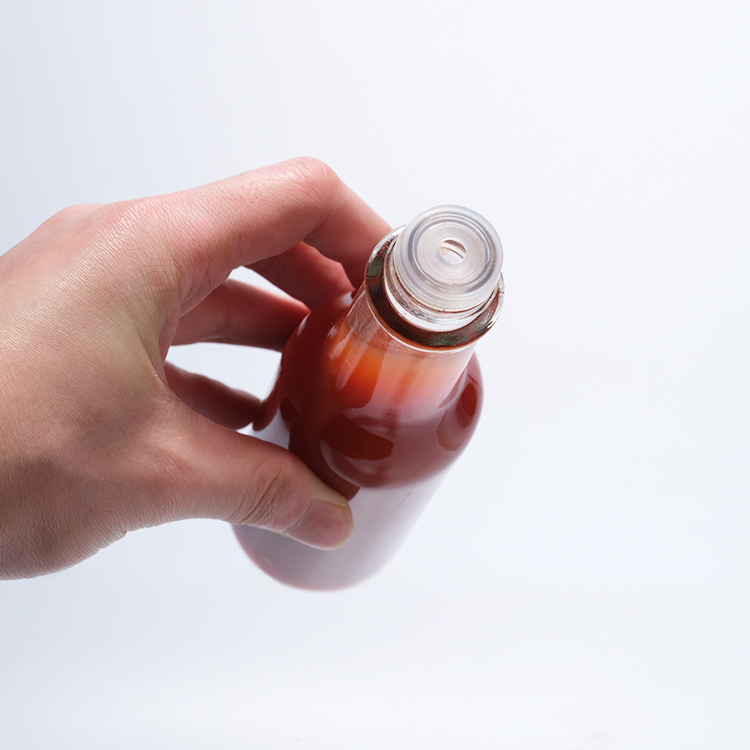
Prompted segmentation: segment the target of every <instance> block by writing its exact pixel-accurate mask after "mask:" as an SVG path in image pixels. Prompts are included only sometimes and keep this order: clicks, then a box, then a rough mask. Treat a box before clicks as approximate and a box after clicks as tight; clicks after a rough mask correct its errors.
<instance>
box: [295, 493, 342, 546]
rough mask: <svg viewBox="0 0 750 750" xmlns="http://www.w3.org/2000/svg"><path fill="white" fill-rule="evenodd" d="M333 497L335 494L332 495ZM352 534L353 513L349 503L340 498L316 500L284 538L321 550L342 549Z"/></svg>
mask: <svg viewBox="0 0 750 750" xmlns="http://www.w3.org/2000/svg"><path fill="white" fill-rule="evenodd" d="M331 494H332V495H333V493H331ZM351 533H352V512H351V509H350V508H349V503H347V502H346V500H344V499H343V498H341V499H340V500H339V499H338V496H336V499H335V500H334V499H333V498H332V499H331V500H328V499H326V500H316V501H315V502H313V504H312V505H311V506H310V509H309V510H308V512H307V514H306V515H304V516H303V517H302V518H301V519H300V520H299V522H298V523H297V524H296V526H294V527H292V528H291V529H289V530H287V531H286V532H285V533H284V536H288V537H289V538H290V539H295V540H296V541H298V542H302V543H303V544H307V545H308V546H310V547H318V548H320V549H334V548H335V547H340V546H341V545H342V544H343V543H344V542H345V541H346V540H347V539H348V538H349V537H350V535H351Z"/></svg>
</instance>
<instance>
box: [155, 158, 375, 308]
mask: <svg viewBox="0 0 750 750" xmlns="http://www.w3.org/2000/svg"><path fill="white" fill-rule="evenodd" d="M154 200H157V201H161V203H162V205H163V207H164V208H165V209H167V210H165V211H164V212H163V215H162V221H161V222H160V224H161V225H162V228H163V224H164V222H165V221H166V222H167V223H168V224H169V227H168V231H166V232H165V231H160V232H158V234H157V237H158V240H160V242H159V245H160V246H161V248H162V249H163V250H166V251H167V252H168V253H169V254H170V255H171V256H172V258H173V259H174V260H175V261H176V264H177V267H178V269H179V271H180V273H181V275H182V277H183V278H182V281H183V287H182V288H183V300H182V302H183V304H185V303H188V306H189V303H190V301H192V303H193V304H197V302H198V301H200V300H201V299H203V298H204V297H205V296H206V295H207V294H209V293H210V292H211V291H212V290H213V289H214V288H216V287H217V286H218V285H219V284H220V283H221V282H222V281H224V279H226V277H227V276H228V275H229V273H230V272H231V271H232V270H233V269H234V268H237V267H239V266H242V265H251V264H253V263H256V262H258V261H261V260H265V259H267V258H271V257H274V256H276V255H280V254H281V253H283V252H285V251H286V250H288V249H290V248H292V247H294V246H295V245H297V244H298V243H299V242H303V241H304V242H305V243H307V244H308V245H311V246H314V247H315V248H316V249H317V250H318V252H320V253H322V254H323V255H325V256H326V257H328V258H330V259H332V260H335V261H337V262H339V263H341V265H342V266H343V268H344V270H345V271H346V273H347V276H348V277H349V279H350V281H351V282H352V285H353V286H354V287H355V288H356V287H357V286H359V284H360V283H361V281H362V277H363V274H364V268H365V264H366V262H367V259H368V257H369V255H370V253H371V252H372V249H373V247H374V246H375V245H376V244H377V242H378V241H379V240H380V239H381V238H382V237H383V236H384V235H385V234H387V232H388V231H389V227H388V225H387V223H386V222H385V221H384V220H383V219H381V218H380V217H379V216H378V215H377V214H376V213H375V212H374V211H373V210H372V209H371V208H370V207H369V206H368V205H367V204H366V203H365V202H364V201H363V200H362V199H361V198H359V197H358V196H357V195H356V194H355V193H354V192H352V191H351V190H350V189H349V188H348V187H347V186H346V185H345V184H344V183H343V182H342V181H341V180H340V179H339V178H338V176H337V175H336V174H335V172H333V170H331V169H330V167H328V166H326V165H325V164H323V163H322V162H320V161H318V160H316V159H310V158H301V159H292V160H290V161H286V162H282V163H280V164H275V165H273V166H270V167H264V168H262V169H257V170H254V171H252V172H246V173H244V174H241V175H238V176H236V177H232V178H229V179H227V180H222V181H220V182H215V183H212V184H209V185H206V186H204V187H200V188H195V189H192V190H186V191H184V192H181V193H174V194H172V195H168V196H161V197H160V198H158V199H154ZM151 239H152V240H153V239H154V237H153V236H152V237H151Z"/></svg>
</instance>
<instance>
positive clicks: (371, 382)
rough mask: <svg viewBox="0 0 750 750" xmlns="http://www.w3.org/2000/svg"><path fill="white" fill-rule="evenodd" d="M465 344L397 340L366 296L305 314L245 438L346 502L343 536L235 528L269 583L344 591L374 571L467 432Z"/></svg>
mask: <svg viewBox="0 0 750 750" xmlns="http://www.w3.org/2000/svg"><path fill="white" fill-rule="evenodd" d="M471 349H472V347H471V346H469V347H463V348H460V349H454V350H435V349H427V348H424V347H416V346H414V345H412V344H410V343H409V342H406V341H404V340H403V339H400V338H399V337H397V336H396V335H395V334H393V333H392V332H391V331H390V330H389V329H387V328H385V327H384V325H383V324H382V323H381V322H380V321H379V319H378V318H377V315H376V313H375V312H374V311H373V309H372V307H371V304H370V301H369V297H368V296H367V293H366V292H360V293H359V295H358V296H357V298H356V299H355V301H354V303H353V304H352V305H351V308H350V305H349V300H348V299H340V300H337V301H335V302H333V303H330V304H329V305H326V306H324V307H323V308H320V309H319V310H316V311H315V312H314V313H313V314H311V315H310V316H309V317H308V318H307V319H306V320H305V322H304V323H303V324H302V325H301V326H300V328H299V329H298V331H297V332H296V333H295V334H294V335H293V336H292V338H291V339H290V341H289V343H288V345H287V347H286V349H285V350H284V354H283V356H282V360H281V368H280V372H279V377H278V380H277V382H276V385H275V386H274V389H273V391H272V392H271V395H270V396H269V398H268V399H267V401H266V402H265V404H264V406H263V409H262V411H261V414H260V415H259V418H258V419H257V420H256V423H255V427H256V434H257V435H258V436H259V437H262V438H264V439H267V440H270V441H271V442H274V443H277V444H279V445H282V446H284V447H286V448H289V449H290V450H291V451H292V452H293V453H295V454H296V455H297V456H299V457H300V458H301V459H302V460H303V461H304V462H305V463H306V464H307V465H308V466H309V467H310V468H311V469H312V470H313V471H314V472H315V473H316V474H317V475H318V476H319V477H320V478H321V479H322V480H323V481H324V482H326V483H327V484H329V485H330V486H331V487H333V488H334V489H336V490H337V491H338V492H340V493H341V494H343V495H344V496H345V497H347V498H348V499H349V500H350V503H351V507H352V513H353V515H354V526H355V531H354V534H353V535H352V538H351V539H350V540H349V541H348V542H347V543H346V544H345V545H344V546H343V547H341V548H340V549H338V550H332V551H322V550H316V549H313V548H310V547H307V546H305V545H302V544H300V543H298V542H295V541H292V540H290V539H286V538H284V537H281V536H279V535H276V534H273V533H270V532H267V531H263V530H260V529H254V528H250V527H236V532H237V536H238V537H239V539H240V542H241V543H242V545H243V547H244V548H245V550H246V551H247V553H248V554H249V555H250V557H251V558H252V559H253V560H254V561H255V562H256V563H257V564H258V565H259V566H260V567H261V568H263V569H264V570H265V571H266V572H268V573H270V574H271V575H272V576H274V577H275V578H278V579H279V580H281V581H284V582H285V583H289V584H291V585H295V586H301V587H303V588H313V589H331V588H341V587H344V586H349V585H352V584H354V583H358V582H359V581H361V580H363V579H364V578H366V577H368V576H369V575H372V574H373V573H374V572H376V571H377V570H378V569H380V568H381V567H382V566H383V564H385V562H386V561H387V560H388V559H389V558H390V557H391V555H392V554H393V553H394V552H395V550H396V549H397V547H398V546H399V544H400V542H401V540H402V539H403V537H404V536H405V535H406V533H407V531H408V530H409V528H410V527H411V525H412V523H413V522H414V521H415V520H416V517H417V516H418V514H419V512H420V511H421V509H422V508H423V507H424V505H425V503H426V501H427V500H428V499H429V497H430V495H431V494H432V493H433V492H434V489H435V487H436V485H437V483H438V482H439V480H440V478H441V477H442V474H443V472H444V471H445V469H447V467H448V466H449V465H450V464H451V463H452V462H453V461H454V460H455V459H456V458H457V456H458V455H459V453H460V452H461V450H462V449H463V448H464V447H465V445H466V444H467V442H468V441H469V439H470V437H471V435H472V433H473V431H474V428H475V426H476V421H477V419H478V416H479V411H480V408H481V401H482V386H481V377H480V373H479V366H478V363H477V361H476V358H475V357H473V356H472V354H471Z"/></svg>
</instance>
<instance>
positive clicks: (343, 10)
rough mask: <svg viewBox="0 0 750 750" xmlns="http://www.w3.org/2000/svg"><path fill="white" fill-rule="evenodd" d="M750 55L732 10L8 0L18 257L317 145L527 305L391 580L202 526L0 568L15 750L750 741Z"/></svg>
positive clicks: (190, 355) (2, 176)
mask: <svg viewBox="0 0 750 750" xmlns="http://www.w3.org/2000/svg"><path fill="white" fill-rule="evenodd" d="M749 39H750V5H748V4H747V3H746V2H741V1H738V2H735V3H731V2H720V1H719V2H717V1H714V2H690V1H689V0H682V2H660V1H658V0H656V1H655V0H650V1H649V2H642V1H638V0H635V1H634V0H631V1H630V2H607V3H602V2H589V3H582V2H568V3H554V2H547V3H544V2H535V1H533V0H532V1H530V2H514V3H490V2H476V1H474V0H464V1H463V2H460V3H446V2H441V1H436V0H432V1H431V2H413V1H412V2H410V1H409V0H401V1H400V2H396V0H381V2H378V3H377V4H376V3H372V4H366V3H352V2H343V0H341V1H340V2H325V1H324V0H323V1H319V2H302V1H299V2H284V1H279V0H274V2H270V1H268V0H267V1H266V2H257V1H256V2H253V1H252V0H249V1H247V2H216V1H214V2H212V3H210V4H209V3H197V2H187V1H186V0H183V1H182V2H159V1H158V0H157V1H156V2H154V0H150V1H149V2H146V0H128V2H101V0H99V1H97V2H94V1H93V0H92V1H91V2H84V1H83V0H68V1H67V2H52V1H51V0H43V1H42V0H38V1H34V0H23V1H21V0H2V3H1V4H0V135H1V136H2V137H1V138H0V200H1V202H2V215H1V216H2V221H1V222H0V248H2V249H7V248H9V247H11V246H12V245H14V244H15V243H16V242H18V241H20V240H21V239H23V238H24V237H25V236H26V235H27V234H29V233H30V232H31V231H32V230H33V229H35V228H36V227H37V226H38V225H39V224H40V223H41V222H42V221H43V220H44V219H46V218H47V217H48V216H50V215H51V214H53V213H54V212H56V211H57V210H59V209H61V208H63V207H65V206H66V205H70V204H74V203H85V202H105V201H111V200H118V199H123V198H132V197H138V196H143V195H151V194H157V193H162V192H169V191H173V190H177V189H182V188H187V187H191V186H194V185H199V184H202V183H205V182H208V181H211V180H214V179H219V178H221V177H225V176H229V175H231V174H235V173H237V172H241V171H244V170H246V169H250V168H253V167H258V166H262V165H265V164H269V163H272V162H275V161H279V160H282V159H285V158H288V157H291V156H297V155H302V154H308V155H313V156H317V157H319V158H321V159H323V160H325V161H327V162H328V163H329V164H330V165H331V166H332V167H334V169H336V171H337V172H338V173H339V174H340V175H341V177H342V178H343V179H344V180H345V181H347V182H348V183H349V184H350V185H351V187H352V188H354V189H355V190H356V191H357V192H358V193H360V195H362V196H363V197H364V198H365V200H367V201H368V202H369V203H370V204H371V205H373V206H374V207H375V209H376V210H377V211H379V212H380V213H381V214H382V215H383V216H384V217H385V218H386V219H387V220H388V221H390V222H391V223H392V224H394V225H397V224H402V223H405V222H406V221H408V220H409V219H410V218H411V217H412V216H413V215H414V214H415V213H417V212H419V211H421V210H423V209H425V208H427V207H429V206H432V205H434V204H437V203H446V202H450V203H460V204H464V205H467V206H469V207H471V208H473V209H475V210H477V211H479V212H480V213H482V214H484V215H485V216H487V217H488V218H489V219H490V220H491V221H492V222H493V223H494V224H495V226H496V227H497V229H498V232H499V233H500V236H501V237H502V239H503V242H504V245H505V250H506V264H505V278H506V284H507V295H506V305H505V310H504V312H503V315H502V317H501V320H500V322H499V323H498V326H497V328H496V329H495V330H494V331H493V332H492V335H491V336H490V337H489V338H488V339H487V340H485V341H484V342H482V344H481V347H480V358H481V360H482V364H483V368H484V374H485V380H486V385H487V400H486V406H485V413H484V417H483V421H482V423H481V425H480V428H479V431H478V434H477V435H476V437H475V440H474V442H473V444H472V445H471V446H470V448H469V450H468V451H467V453H466V454H464V456H463V458H462V459H461V461H460V463H459V464H458V465H457V466H456V467H455V469H454V470H453V473H452V474H451V476H450V478H449V480H448V481H447V482H446V484H444V485H443V487H442V488H441V490H440V492H439V493H438V495H437V496H436V497H435V499H434V500H433V502H432V504H431V505H430V507H429V509H428V511H427V512H426V514H425V516H424V517H423V519H422V520H421V521H420V523H419V525H418V527H417V528H416V530H415V531H414V532H413V534H412V536H411V537H410V539H409V540H408V542H407V544H406V546H405V548H404V549H403V550H402V551H401V553H400V554H399V555H398V557H397V558H396V559H395V560H394V561H393V562H392V563H391V564H390V566H389V567H388V568H387V569H386V570H385V571H384V572H383V573H382V574H380V575H379V576H377V577H376V578H375V579H373V580H372V581H370V582H368V583H366V584H363V585H362V586H360V587H358V588H355V589H352V590H350V591H345V592H341V593H334V594H310V593H306V592H298V591H295V590H291V589H286V588H284V587H282V586H281V585H280V584H277V583H275V582H274V581H272V580H271V579H268V578H267V577H265V576H264V575H263V574H262V573H260V572H259V571H258V570H256V569H255V568H254V567H253V566H252V564H251V563H250V562H248V561H247V560H246V559H245V557H244V555H243V553H242V552H241V550H240V548H239V546H238V545H237V544H236V542H235V540H234V538H233V535H232V533H231V531H230V529H229V528H228V527H227V526H226V525H223V524H221V523H217V522H207V521H192V522H185V523H180V524H173V525H171V526H167V527H163V528H159V529H153V530H148V531H141V532H136V533H133V534H131V535H129V536H128V537H127V538H126V539H125V540H124V541H122V542H120V543H118V544H115V545H114V546H113V547H111V548H109V549H107V550H105V551H103V552H101V553H100V554H98V555H97V556H96V557H94V558H92V559H91V560H89V561H87V562H86V563H84V564H82V565H80V566H78V567H76V568H74V569H71V570H68V571H66V572H63V573H59V574H56V575H52V576H47V577H44V578H40V579H35V580H28V581H16V582H6V583H3V584H2V585H1V586H0V747H2V748H4V749H5V748H7V749H8V750H25V749H26V748H29V749H31V748H34V749H35V750H37V749H38V748H43V747H54V748H76V749H77V750H80V749H87V748H147V749H148V750H151V749H152V748H153V749H156V748H173V747H174V748H180V749H181V750H191V749H192V748H207V747H211V748H222V749H224V748H226V749H228V750H234V749H235V748H260V749H262V750H265V749H268V750H277V749H278V750H282V749H283V750H287V749H293V750H297V749H299V750H302V749H303V748H325V749H326V750H329V749H334V748H346V749H347V750H350V749H352V748H356V749H357V750H370V749H371V748H430V749H431V750H438V749H441V748H451V749H452V748H459V747H460V748H472V749H475V748H476V749H481V748H512V749H516V748H517V749H518V750H621V749H622V750H625V749H628V750H630V749H638V750H641V749H643V750H646V749H649V750H650V749H652V748H653V749H654V750H665V749H668V748H680V749H681V750H686V749H691V748H696V749H698V748H700V749H701V750H705V749H706V748H721V749H722V750H734V749H735V748H737V749H740V748H742V749H746V748H748V747H750V644H749V642H748V641H749V639H750V581H749V580H748V574H749V573H750V544H749V542H750V502H748V494H749V492H748V486H749V484H750V481H749V480H750V456H748V453H749V452H750V451H749V448H750V440H749V438H748V426H749V425H750V355H749V353H748V348H749V347H748V332H747V329H748V324H750V296H749V295H748V291H747V286H748V280H749V277H750V260H749V255H750V252H749V251H750V228H749V225H750V210H748V207H749V206H750V146H749V145H748V133H750V44H749V43H748V40H749ZM173 358H174V360H175V361H178V362H180V363H182V364H183V365H185V366H188V367H192V368H194V369H198V370H200V371H202V372H205V373H209V374H213V375H214V376H216V377H220V378H222V379H224V380H225V381H226V382H228V383H230V384H233V385H236V386H239V387H242V388H245V389H247V390H253V391H255V392H257V393H259V394H261V395H262V394H263V393H264V392H265V391H266V389H267V387H268V385H269V383H270V379H271V377H272V374H273V371H274V369H275V359H274V357H273V356H269V355H267V354H259V353H257V352H253V351H224V348H223V347H220V346H215V345H214V346H211V345H204V346H201V347H194V348H193V349H191V350H186V351H181V352H175V353H174V355H173Z"/></svg>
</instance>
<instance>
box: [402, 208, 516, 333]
mask: <svg viewBox="0 0 750 750" xmlns="http://www.w3.org/2000/svg"><path fill="white" fill-rule="evenodd" d="M502 264H503V248H502V245H501V244H500V238H499V237H498V236H497V232H496V231H495V229H494V227H493V226H492V225H491V224H490V223H489V222H488V221H487V219H485V218H484V217H483V216H480V215H479V214H478V213H476V212H474V211H471V210H469V209H468V208H463V207H462V206H452V205H445V206H436V207H435V208H431V209H430V210H428V211H425V212H424V213H421V214H419V216H417V217H415V218H414V219H412V221H410V222H409V224H407V225H406V227H404V229H403V230H402V231H401V232H400V233H399V234H398V236H397V238H396V241H395V243H394V246H393V249H392V260H391V264H389V265H390V267H391V271H392V273H391V274H390V275H391V277H392V278H391V279H390V282H391V283H390V284H389V292H390V296H392V297H393V296H395V297H396V298H399V297H400V298H401V299H395V300H393V301H394V302H397V303H399V302H400V306H401V307H405V308H406V309H407V310H408V311H409V313H410V317H413V318H416V319H417V320H414V321H413V322H415V323H417V324H418V325H421V326H423V327H426V328H430V329H432V330H447V329H450V328H455V327H457V325H459V324H461V323H465V322H467V321H469V320H471V319H473V318H474V317H476V316H477V315H479V314H480V312H481V311H482V310H483V309H484V308H485V307H486V306H487V305H488V304H489V302H490V301H491V300H492V299H493V298H494V297H495V295H496V294H497V293H498V289H501V287H502V275H501V270H502Z"/></svg>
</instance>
